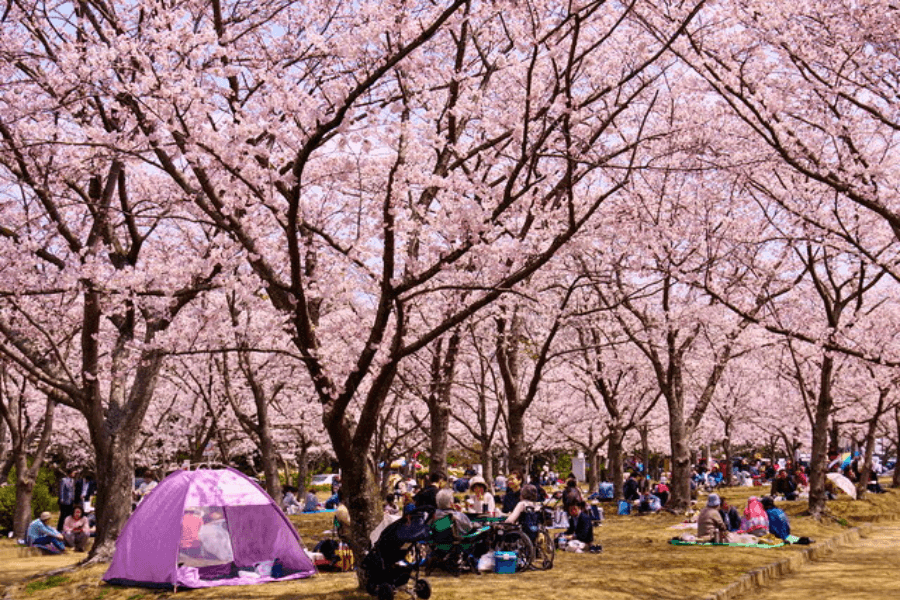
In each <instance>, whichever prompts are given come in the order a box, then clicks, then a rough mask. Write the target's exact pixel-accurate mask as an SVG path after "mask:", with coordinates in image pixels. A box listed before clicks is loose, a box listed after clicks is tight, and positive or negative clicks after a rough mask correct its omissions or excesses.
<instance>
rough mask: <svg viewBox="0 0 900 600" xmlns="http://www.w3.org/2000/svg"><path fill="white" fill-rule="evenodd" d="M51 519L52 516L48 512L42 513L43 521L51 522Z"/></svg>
mask: <svg viewBox="0 0 900 600" xmlns="http://www.w3.org/2000/svg"><path fill="white" fill-rule="evenodd" d="M50 518H51V515H50V513H48V512H47V511H46V510H45V511H44V512H42V513H41V521H49V520H50Z"/></svg>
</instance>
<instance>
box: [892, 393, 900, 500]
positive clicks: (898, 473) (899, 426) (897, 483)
mask: <svg viewBox="0 0 900 600" xmlns="http://www.w3.org/2000/svg"><path fill="white" fill-rule="evenodd" d="M894 456H895V458H900V406H895V407H894ZM891 487H895V488H896V487H900V465H897V464H895V465H894V475H893V477H891Z"/></svg>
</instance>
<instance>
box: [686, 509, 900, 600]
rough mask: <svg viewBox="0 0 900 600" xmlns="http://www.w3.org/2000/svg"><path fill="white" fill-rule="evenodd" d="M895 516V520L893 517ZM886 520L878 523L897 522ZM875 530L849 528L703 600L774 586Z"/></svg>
mask: <svg viewBox="0 0 900 600" xmlns="http://www.w3.org/2000/svg"><path fill="white" fill-rule="evenodd" d="M891 517H893V518H891ZM891 517H889V518H886V519H878V521H882V522H884V521H893V520H895V519H896V517H894V516H893V515H892V516H891ZM872 527H873V523H864V524H862V525H860V526H858V527H854V528H852V529H848V530H847V531H844V532H843V533H839V534H838V535H836V536H834V537H833V538H829V539H827V540H825V541H824V542H816V543H815V545H813V546H809V547H808V548H805V549H803V550H801V551H800V552H795V553H793V555H792V556H790V557H788V558H785V559H782V560H779V561H777V562H774V563H772V564H769V565H766V566H764V567H759V568H757V569H753V570H752V571H750V572H748V573H747V574H745V575H742V576H741V577H740V578H739V579H738V580H737V581H735V582H734V583H731V584H729V585H727V586H726V587H724V588H722V589H720V590H718V591H715V592H713V593H712V594H709V595H708V596H704V597H703V600H732V599H733V598H736V597H737V596H740V595H741V594H746V593H749V592H753V591H756V590H759V589H760V588H762V587H765V586H766V585H769V584H771V583H772V582H774V581H777V580H778V579H781V578H783V577H786V576H788V575H790V574H791V573H794V572H795V571H798V570H800V569H801V568H803V566H804V565H806V564H807V563H809V562H811V561H813V560H816V559H818V558H822V557H823V556H826V555H828V554H830V553H831V552H833V551H834V550H835V549H837V548H838V547H839V546H843V545H846V544H850V543H853V542H857V541H859V539H860V538H861V537H863V535H864V534H865V533H868V532H869V530H871V529H872Z"/></svg>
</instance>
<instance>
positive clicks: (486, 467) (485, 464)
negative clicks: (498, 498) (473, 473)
mask: <svg viewBox="0 0 900 600" xmlns="http://www.w3.org/2000/svg"><path fill="white" fill-rule="evenodd" d="M479 454H480V456H481V476H482V477H484V481H485V483H487V487H488V490H493V489H494V461H493V459H492V457H491V447H490V446H489V445H487V444H482V445H481V449H480V450H479Z"/></svg>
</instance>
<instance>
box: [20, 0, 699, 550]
mask: <svg viewBox="0 0 900 600" xmlns="http://www.w3.org/2000/svg"><path fill="white" fill-rule="evenodd" d="M695 9H696V5H687V6H684V7H682V8H681V9H674V8H673V10H675V11H679V10H680V14H681V16H680V19H681V23H680V24H679V25H677V26H675V27H672V28H671V30H670V31H669V34H668V36H667V39H666V40H665V41H664V42H662V43H657V42H655V41H653V40H651V39H647V40H646V41H642V42H640V43H636V39H637V38H638V37H640V36H641V35H642V28H640V27H638V26H637V23H638V21H639V19H640V17H641V15H640V14H639V7H638V6H637V5H635V4H628V5H612V4H608V3H604V2H586V3H584V4H578V5H570V6H567V7H560V6H559V5H558V4H557V3H550V2H547V3H544V2H541V1H539V0H532V1H531V2H527V3H517V2H499V3H497V2H491V3H479V2H469V1H465V0H452V1H447V2H442V3H439V4H434V3H424V2H419V3H414V4H413V5H409V4H408V3H407V2H399V3H393V2H387V3H385V2H378V3H368V2H363V3H349V4H338V5H334V4H333V3H330V2H310V1H305V2H291V1H288V0H285V1H283V2H275V3H268V4H264V5H246V4H241V3H227V2H221V1H219V0H213V1H211V2H210V3H208V4H207V3H191V2H185V3H178V4H175V5H172V6H167V7H166V9H165V10H161V9H160V8H159V7H158V6H157V5H152V4H148V5H145V4H143V3H140V2H139V3H135V4H131V5H128V6H123V7H117V10H115V11H113V10H110V9H109V8H108V7H107V6H106V5H104V4H96V3H90V2H89V3H81V4H78V5H77V10H72V11H67V10H66V9H65V7H64V8H63V9H60V10H56V9H52V8H50V7H47V9H46V11H45V12H34V13H27V14H26V13H23V12H22V11H21V10H20V9H19V8H17V7H16V8H13V10H12V11H11V12H10V15H9V18H8V22H10V23H17V24H19V27H20V29H19V31H20V32H21V35H20V36H18V37H20V38H21V39H23V40H27V41H28V42H29V43H31V42H32V41H33V42H34V45H35V46H36V47H38V48H39V49H40V50H41V52H40V53H37V56H38V58H36V59H34V60H32V62H35V61H38V63H37V64H36V65H35V67H34V68H32V70H31V73H33V74H35V77H37V76H43V75H42V74H44V73H48V72H49V71H48V69H47V68H46V66H45V65H48V64H59V65H64V66H65V67H66V68H60V69H58V70H56V71H53V75H54V77H58V78H63V79H65V81H66V82H71V81H76V82H78V85H80V86H82V87H84V88H85V92H84V93H83V94H79V97H84V98H91V99H96V98H99V99H100V101H99V103H100V104H102V107H103V111H102V113H100V111H99V110H98V109H97V107H95V106H93V105H91V106H90V111H89V113H86V114H92V115H93V114H101V115H103V116H105V117H106V119H107V122H108V125H109V126H108V128H107V129H108V130H110V132H108V133H107V134H104V136H103V143H104V144H105V145H106V147H115V148H116V149H117V150H120V151H123V152H124V151H126V150H127V152H129V153H130V154H131V155H134V154H135V153H141V155H142V157H143V158H144V160H145V161H146V165H147V166H146V167H145V171H146V172H148V173H151V174H152V175H154V176H160V175H163V174H164V177H165V179H166V181H167V183H166V184H165V185H164V186H163V188H164V189H170V188H174V189H175V190H178V192H177V193H174V192H173V195H183V197H185V198H189V199H190V201H191V202H192V203H193V206H194V207H196V208H197V209H199V210H201V211H202V212H203V213H204V215H205V217H206V219H207V220H208V222H209V223H210V224H211V225H212V226H214V227H215V228H216V230H217V231H218V232H220V233H219V234H217V235H214V236H211V237H214V238H215V240H216V243H217V244H222V245H227V246H228V252H229V256H235V255H238V254H239V255H241V257H242V258H243V259H244V260H245V261H246V263H247V264H248V265H249V266H250V267H251V268H252V269H253V271H254V273H255V274H256V276H257V277H258V278H259V279H260V280H261V282H262V285H263V286H264V287H265V289H266V293H267V297H268V299H269V301H270V302H271V303H272V305H273V306H274V307H276V308H277V309H278V310H279V311H281V312H282V313H283V314H284V315H285V316H286V317H288V318H289V320H290V323H291V325H292V337H293V343H294V345H295V346H296V348H297V350H298V351H299V353H300V354H301V355H302V360H303V361H304V365H305V367H306V369H307V370H308V372H309V376H310V378H311V380H312V385H313V386H314V388H315V390H316V394H317V396H318V398H319V401H320V402H321V404H322V407H323V412H322V414H323V424H324V426H325V429H326V430H327V432H328V434H329V437H330V439H331V442H332V444H333V447H334V451H335V453H336V455H337V457H338V461H339V462H340V464H341V468H342V470H343V475H344V481H345V485H346V490H347V492H348V496H349V498H348V500H349V507H350V510H351V513H352V514H353V516H354V533H353V538H354V540H355V543H354V545H355V546H362V545H363V544H364V540H365V534H366V533H367V530H368V529H369V528H371V526H372V525H373V515H374V512H375V511H374V504H373V500H372V499H371V498H370V497H369V496H368V495H367V494H365V493H364V490H365V489H367V485H366V479H367V477H368V475H367V470H366V469H365V468H364V465H363V464H362V463H361V461H359V460H358V457H359V456H360V455H362V454H363V453H364V452H365V451H366V450H367V449H368V448H369V447H370V443H371V440H372V436H373V433H374V428H375V426H376V423H377V417H378V415H379V414H380V413H381V411H382V409H383V406H384V403H385V399H386V398H387V396H388V394H389V393H390V389H391V384H392V382H393V380H394V377H395V375H396V372H397V368H398V365H399V363H400V361H402V360H403V359H404V358H405V357H408V356H411V355H413V354H415V353H416V352H419V351H420V350H422V349H424V348H426V347H428V345H429V344H431V343H433V342H434V341H435V340H437V339H438V338H440V337H441V336H443V335H445V334H447V333H448V332H450V331H452V330H453V329H454V328H456V327H457V326H458V325H460V324H461V323H462V322H463V321H465V320H466V319H467V318H469V317H470V316H471V315H473V314H475V313H476V312H477V311H479V310H481V309H482V308H484V307H486V306H488V305H489V304H491V303H493V302H495V301H496V300H497V299H499V298H501V297H502V296H504V295H505V294H507V293H509V292H510V290H512V289H513V288H515V287H516V286H517V285H519V284H520V283H522V282H524V281H526V280H527V279H528V278H529V277H530V276H531V275H533V274H534V273H535V272H536V271H538V270H539V269H540V268H542V267H543V266H544V265H545V264H546V263H547V262H548V261H549V260H550V259H551V257H552V256H553V255H554V254H555V253H556V252H557V251H558V250H559V248H561V247H562V246H564V245H565V244H566V243H567V242H568V241H569V240H570V239H571V238H572V237H573V236H574V235H575V234H576V233H577V232H578V231H579V230H580V229H581V228H583V226H584V224H585V223H587V222H588V221H589V220H590V219H591V218H592V216H593V215H594V214H595V213H596V212H597V211H598V210H599V209H600V206H601V205H602V204H603V202H604V201H605V200H606V199H607V198H608V197H610V196H612V195H613V194H615V193H616V192H617V191H618V190H619V189H620V188H621V187H622V186H623V185H624V183H625V181H626V180H627V178H628V177H629V175H630V173H631V172H632V170H633V168H634V166H635V164H636V156H637V154H636V153H637V150H638V149H639V148H640V144H641V142H642V141H643V140H644V139H646V138H647V137H648V136H650V135H655V134H657V133H658V132H656V131H655V129H654V127H655V121H654V119H653V118H652V117H653V114H654V109H655V107H656V105H655V103H654V100H653V97H654V96H653V91H652V85H653V83H654V82H655V81H656V80H657V79H658V78H659V77H660V75H661V73H662V70H663V69H664V67H665V65H664V63H663V59H664V57H665V55H666V50H667V48H668V47H669V45H670V43H671V40H672V39H674V38H675V37H677V36H678V35H680V33H681V32H682V30H683V25H684V24H685V23H686V22H688V21H689V20H690V19H691V18H693V16H694V14H695ZM670 14H674V13H670ZM45 15H47V17H46V20H44V19H45ZM53 18H59V20H61V21H65V22H67V23H70V25H69V26H68V27H66V28H63V29H52V25H51V20H52V19H53ZM45 29H46V30H47V31H51V32H52V33H53V35H54V36H55V37H54V38H52V41H53V45H52V52H49V51H47V48H46V47H45V45H44V44H43V43H42V41H41V34H42V32H43V30H45ZM636 36H637V37H636ZM9 37H10V36H6V38H9ZM38 67H41V68H38ZM95 73H103V74H104V77H103V78H102V79H101V80H99V81H94V78H92V77H91V74H95ZM66 78H67V79H66ZM85 82H92V83H91V84H90V85H88V84H87V83H85ZM69 85H73V84H71V83H69ZM61 87H64V86H62V85H61V84H58V83H57V82H56V81H54V80H51V79H49V78H48V82H47V85H45V90H46V89H60V88H61ZM41 93H42V94H44V96H42V97H46V96H47V94H46V92H41ZM54 102H56V100H54ZM92 102H94V103H95V104H97V103H98V102H97V101H94V100H92ZM98 118H99V117H98ZM112 132H116V133H119V132H127V136H126V135H112ZM108 180H109V181H114V180H115V178H112V177H110V178H108ZM100 187H101V188H102V187H103V186H100ZM107 187H110V186H107ZM157 189H159V188H157ZM159 214H167V213H165V212H164V211H163V212H160V213H159ZM189 246H190V244H182V248H184V247H189ZM200 255H202V252H201V253H200ZM204 258H205V257H204ZM176 297H178V298H181V297H182V296H176ZM442 306H445V307H446V310H445V309H442V308H441V307H442ZM169 320H170V319H169ZM140 364H147V363H146V361H144V362H141V363H140Z"/></svg>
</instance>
